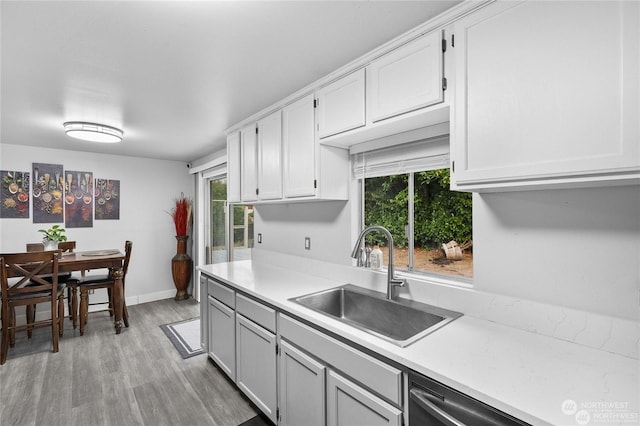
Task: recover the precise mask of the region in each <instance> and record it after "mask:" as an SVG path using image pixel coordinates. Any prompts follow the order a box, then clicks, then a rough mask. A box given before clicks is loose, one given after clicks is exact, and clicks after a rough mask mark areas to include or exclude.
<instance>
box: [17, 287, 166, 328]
mask: <svg viewBox="0 0 640 426" xmlns="http://www.w3.org/2000/svg"><path fill="white" fill-rule="evenodd" d="M175 295H176V291H175V290H164V291H157V292H155V293H148V294H142V295H140V296H130V297H127V298H126V303H127V306H133V305H139V304H142V303H148V302H155V301H156V300H164V299H173V298H174V297H175ZM98 303H99V302H98ZM39 307H40V310H36V321H40V320H46V319H47V318H50V314H49V309H46V310H44V307H45V306H44V304H40V305H39ZM106 309H107V305H106V304H104V305H93V306H92V305H90V306H89V312H90V313H91V312H99V311H105V310H106ZM64 314H65V315H69V310H68V306H67V303H66V300H65V304H64ZM26 323H27V316H26V314H25V313H22V314H17V315H16V324H18V325H22V324H26Z"/></svg>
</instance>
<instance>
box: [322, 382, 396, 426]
mask: <svg viewBox="0 0 640 426" xmlns="http://www.w3.org/2000/svg"><path fill="white" fill-rule="evenodd" d="M327 413H328V414H327V417H328V421H327V424H329V425H332V426H383V425H384V426H387V425H394V426H400V425H402V411H400V410H398V409H397V408H395V407H393V406H392V405H390V404H388V403H386V402H385V401H383V400H382V399H380V398H378V397H377V396H375V395H373V394H372V393H371V392H368V391H367V390H365V389H363V388H361V387H360V386H358V385H356V384H355V383H353V382H351V381H350V380H347V379H345V378H344V377H342V376H340V375H339V374H337V373H336V372H334V371H329V379H328V381H327Z"/></svg>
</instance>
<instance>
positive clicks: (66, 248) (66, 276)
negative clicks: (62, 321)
mask: <svg viewBox="0 0 640 426" xmlns="http://www.w3.org/2000/svg"><path fill="white" fill-rule="evenodd" d="M75 249H76V242H75V241H60V242H59V243H58V250H59V251H60V252H61V253H73V251H74V250H75ZM27 251H28V252H34V251H44V244H43V243H27ZM49 276H50V275H49ZM49 276H47V275H45V276H43V278H44V279H45V280H48V279H49ZM76 282H77V279H75V278H74V276H73V275H72V273H71V272H62V273H59V274H58V283H66V284H67V286H66V287H67V305H68V310H69V317H71V321H72V323H73V328H76V327H77V322H78V304H77V301H78V298H77V296H76V297H75V298H74V297H73V293H75V292H76V286H75V283H76ZM74 300H75V301H76V305H75V306H74V305H73V301H74ZM27 311H28V312H27V320H30V319H32V318H33V317H35V306H33V307H30V308H27ZM28 335H29V337H31V331H28Z"/></svg>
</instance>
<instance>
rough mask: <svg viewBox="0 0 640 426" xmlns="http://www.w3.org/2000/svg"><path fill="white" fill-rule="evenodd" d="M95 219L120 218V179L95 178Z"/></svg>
mask: <svg viewBox="0 0 640 426" xmlns="http://www.w3.org/2000/svg"><path fill="white" fill-rule="evenodd" d="M94 196H95V200H96V201H95V203H96V220H109V219H111V220H113V219H120V181H119V180H114V179H96V180H95V189H94Z"/></svg>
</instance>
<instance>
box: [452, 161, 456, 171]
mask: <svg viewBox="0 0 640 426" xmlns="http://www.w3.org/2000/svg"><path fill="white" fill-rule="evenodd" d="M455 172H456V162H455V161H452V162H451V173H455Z"/></svg>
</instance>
